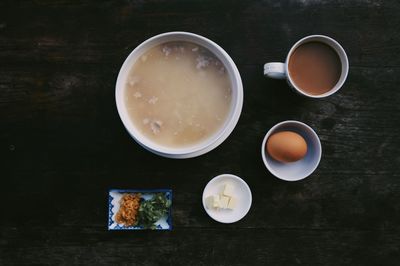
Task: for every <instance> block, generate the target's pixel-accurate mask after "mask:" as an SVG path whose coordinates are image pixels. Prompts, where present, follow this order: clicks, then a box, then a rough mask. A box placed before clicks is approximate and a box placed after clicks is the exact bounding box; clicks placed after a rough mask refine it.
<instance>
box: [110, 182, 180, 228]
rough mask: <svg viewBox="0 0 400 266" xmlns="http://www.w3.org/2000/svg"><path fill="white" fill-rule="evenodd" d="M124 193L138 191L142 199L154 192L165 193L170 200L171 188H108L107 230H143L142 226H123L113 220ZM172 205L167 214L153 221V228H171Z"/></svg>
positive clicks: (147, 198)
mask: <svg viewBox="0 0 400 266" xmlns="http://www.w3.org/2000/svg"><path fill="white" fill-rule="evenodd" d="M125 193H140V194H141V197H142V198H143V199H144V200H149V199H151V198H152V197H153V196H154V194H156V193H165V196H166V197H167V199H168V200H170V201H171V202H172V190H170V189H151V190H146V189H110V190H109V192H108V230H144V229H145V228H143V227H142V226H137V225H136V226H124V225H121V224H118V223H117V222H116V221H115V214H116V213H117V212H118V210H119V206H120V205H119V201H120V199H121V197H122V195H123V194H125ZM171 208H172V205H171V206H170V207H169V211H168V214H167V215H166V216H164V217H162V218H160V219H159V220H158V221H157V222H155V229H154V230H172V213H171Z"/></svg>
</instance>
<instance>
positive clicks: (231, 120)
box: [115, 32, 243, 159]
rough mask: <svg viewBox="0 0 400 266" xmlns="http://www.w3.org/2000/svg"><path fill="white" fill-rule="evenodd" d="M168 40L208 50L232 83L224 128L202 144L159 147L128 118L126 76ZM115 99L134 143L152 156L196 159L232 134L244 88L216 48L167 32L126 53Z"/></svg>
mask: <svg viewBox="0 0 400 266" xmlns="http://www.w3.org/2000/svg"><path fill="white" fill-rule="evenodd" d="M170 41H188V42H192V43H196V44H198V45H200V46H203V47H205V48H207V49H208V50H210V51H211V52H212V53H214V55H215V56H216V57H217V58H218V59H219V60H220V61H221V62H222V63H223V64H224V66H225V69H226V70H227V73H228V74H229V77H230V81H231V84H232V102H231V108H230V113H229V115H228V117H227V119H226V121H225V123H224V125H223V126H222V127H221V129H220V130H219V131H218V132H216V133H215V134H214V135H212V136H210V137H209V138H208V139H206V140H204V141H203V142H200V143H198V144H196V145H193V146H188V147H184V148H171V147H166V146H162V145H159V144H157V143H155V142H153V141H151V140H150V139H148V138H147V137H145V136H144V135H143V134H142V133H140V131H139V130H138V129H137V128H136V127H135V125H134V124H133V122H132V120H131V119H130V118H129V116H128V112H127V109H126V106H125V101H124V94H125V93H124V91H125V85H126V81H127V78H128V74H129V71H130V69H131V67H132V66H133V64H134V63H135V62H136V60H137V59H138V58H140V56H141V55H142V54H143V53H144V52H146V51H147V50H148V49H150V48H151V47H154V46H156V45H159V44H161V43H165V42H170ZM115 100H116V103H117V109H118V113H119V116H120V117H121V120H122V123H123V124H124V126H125V128H126V129H127V131H128V132H129V134H130V135H131V136H132V138H133V139H134V140H136V142H138V143H139V144H140V145H142V146H143V147H144V148H146V149H147V150H149V151H151V152H153V153H155V154H158V155H161V156H164V157H168V158H176V159H183V158H191V157H196V156H199V155H202V154H204V153H207V152H209V151H211V150H212V149H214V148H216V147H217V146H218V145H220V144H221V143H222V142H223V141H224V140H225V139H226V138H227V137H228V136H229V135H230V134H231V132H232V131H233V129H234V128H235V126H236V124H237V122H238V120H239V116H240V113H241V111H242V105H243V85H242V80H241V77H240V74H239V71H238V69H237V67H236V65H235V63H234V62H233V60H232V59H231V57H230V56H229V55H228V54H227V53H226V52H225V51H224V49H222V48H221V47H220V46H219V45H217V44H216V43H214V42H213V41H211V40H209V39H207V38H205V37H202V36H200V35H197V34H193V33H189V32H167V33H163V34H159V35H156V36H154V37H152V38H150V39H148V40H146V41H144V42H143V43H142V44H140V45H139V46H137V47H136V48H135V49H134V50H133V51H132V52H131V53H130V54H129V56H128V57H127V58H126V60H125V62H124V64H123V65H122V67H121V70H120V71H119V74H118V78H117V84H116V88H115Z"/></svg>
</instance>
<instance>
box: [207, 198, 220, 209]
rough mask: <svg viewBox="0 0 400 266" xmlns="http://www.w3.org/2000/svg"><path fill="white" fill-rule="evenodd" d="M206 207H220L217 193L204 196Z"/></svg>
mask: <svg viewBox="0 0 400 266" xmlns="http://www.w3.org/2000/svg"><path fill="white" fill-rule="evenodd" d="M206 206H207V209H212V208H219V207H220V197H219V195H211V196H208V197H207V198H206Z"/></svg>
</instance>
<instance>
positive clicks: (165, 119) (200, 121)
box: [124, 42, 232, 148]
mask: <svg viewBox="0 0 400 266" xmlns="http://www.w3.org/2000/svg"><path fill="white" fill-rule="evenodd" d="M125 86H126V87H125V92H124V93H125V95H124V96H125V97H124V100H125V106H126V109H127V112H128V116H129V118H130V119H131V121H132V122H133V124H134V125H135V127H136V128H137V130H139V131H140V132H141V133H142V135H144V136H145V137H146V138H148V139H149V140H151V141H153V142H155V143H157V144H158V145H162V146H165V147H171V148H184V147H188V146H192V145H196V144H198V143H200V142H202V141H204V140H206V139H208V138H210V137H211V136H213V135H214V134H216V133H217V132H218V131H219V130H220V129H221V128H222V126H223V125H224V123H225V121H226V119H227V117H228V115H229V113H230V109H231V100H232V88H231V87H232V85H231V81H230V78H229V75H228V73H227V71H226V69H225V67H224V65H223V64H222V62H221V61H220V60H219V59H218V58H217V57H216V56H215V55H213V54H212V53H211V52H210V51H209V50H208V49H206V48H205V47H202V46H200V45H198V44H195V43H191V42H166V43H162V44H159V45H157V46H154V47H152V48H150V49H148V50H147V51H145V52H144V53H143V54H142V55H141V56H140V57H139V58H138V59H137V60H136V62H135V63H134V64H133V66H132V68H131V69H130V71H129V75H128V78H127V80H126V84H125Z"/></svg>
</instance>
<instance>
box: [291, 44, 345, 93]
mask: <svg viewBox="0 0 400 266" xmlns="http://www.w3.org/2000/svg"><path fill="white" fill-rule="evenodd" d="M341 71H342V65H341V62H340V58H339V56H338V54H337V53H336V52H335V50H333V49H332V48H331V47H330V46H328V45H326V44H324V43H321V42H308V43H305V44H302V45H300V46H299V47H297V48H296V50H295V51H294V52H293V53H292V55H291V57H290V59H289V74H290V77H291V78H292V80H293V82H294V83H295V84H296V86H297V87H299V88H300V89H301V90H302V91H304V92H306V93H308V94H312V95H321V94H323V93H326V92H328V91H330V90H331V89H333V87H334V86H335V85H336V83H337V82H338V81H339V78H340V74H341Z"/></svg>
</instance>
